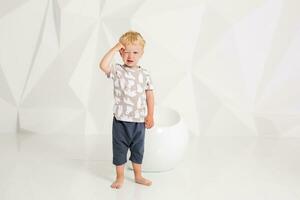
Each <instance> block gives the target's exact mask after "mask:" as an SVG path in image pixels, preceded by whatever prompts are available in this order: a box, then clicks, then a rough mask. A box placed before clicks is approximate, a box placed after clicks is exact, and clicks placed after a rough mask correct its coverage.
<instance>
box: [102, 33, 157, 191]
mask: <svg viewBox="0 0 300 200" xmlns="http://www.w3.org/2000/svg"><path fill="white" fill-rule="evenodd" d="M144 45H145V40H144V39H143V37H142V36H141V34H140V33H138V32H134V31H129V32H126V33H124V34H123V35H122V36H121V37H120V39H119V42H118V43H117V44H116V45H115V46H114V47H113V48H112V49H110V50H109V51H108V52H107V53H106V54H105V55H104V57H103V58H102V60H101V62H100V64H99V66H100V69H101V70H102V71H103V72H105V74H106V75H107V77H108V78H111V79H113V84H114V100H115V104H114V110H113V115H114V116H113V127H112V136H113V137H112V142H113V164H114V165H115V166H116V173H117V177H116V180H115V181H114V182H113V183H112V185H111V187H112V188H116V189H118V188H121V187H122V184H123V181H124V165H125V163H126V162H127V152H128V149H130V153H131V155H130V158H129V160H131V161H132V167H133V170H134V176H135V182H136V183H139V184H142V185H147V186H150V185H151V181H150V180H147V179H145V178H144V177H143V176H142V172H141V164H142V160H143V154H144V139H145V128H151V127H152V126H153V124H154V121H153V111H154V96H153V85H152V81H151V78H150V75H149V73H148V71H147V70H146V69H144V68H142V67H140V66H139V65H138V61H139V59H140V58H141V57H142V55H143V53H144ZM116 52H119V53H120V55H121V57H122V60H123V62H124V64H122V65H121V64H111V60H112V58H113V56H114V54H115V53H116Z"/></svg>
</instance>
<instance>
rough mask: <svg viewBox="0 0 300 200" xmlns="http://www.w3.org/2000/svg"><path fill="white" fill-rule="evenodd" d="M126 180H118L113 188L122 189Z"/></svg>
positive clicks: (113, 184) (112, 185)
mask: <svg viewBox="0 0 300 200" xmlns="http://www.w3.org/2000/svg"><path fill="white" fill-rule="evenodd" d="M123 182H124V178H117V179H116V180H115V181H114V182H113V183H112V184H111V186H110V187H111V188H115V189H120V188H121V187H122V185H123Z"/></svg>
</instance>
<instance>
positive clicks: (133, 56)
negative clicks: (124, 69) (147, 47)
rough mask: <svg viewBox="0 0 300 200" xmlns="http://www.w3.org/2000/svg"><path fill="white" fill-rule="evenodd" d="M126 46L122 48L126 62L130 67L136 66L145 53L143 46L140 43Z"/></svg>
mask: <svg viewBox="0 0 300 200" xmlns="http://www.w3.org/2000/svg"><path fill="white" fill-rule="evenodd" d="M124 46H125V49H121V51H120V54H121V57H122V59H123V62H124V64H126V65H127V66H129V67H136V66H137V64H138V61H139V60H140V58H141V57H142V55H143V53H144V50H143V47H142V46H141V45H139V44H128V45H124Z"/></svg>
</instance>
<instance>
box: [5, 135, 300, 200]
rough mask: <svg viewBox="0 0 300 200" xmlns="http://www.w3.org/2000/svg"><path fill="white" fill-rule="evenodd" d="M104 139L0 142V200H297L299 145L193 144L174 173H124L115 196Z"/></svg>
mask: <svg viewBox="0 0 300 200" xmlns="http://www.w3.org/2000/svg"><path fill="white" fill-rule="evenodd" d="M110 160H111V144H110V136H109V135H100V136H93V135H90V136H74V135H63V136H62V135H51V136H49V135H36V134H28V133H22V134H21V133H19V134H17V135H10V136H9V135H4V134H3V135H1V136H0V199H1V200H48V199H49V200H77V199H78V200H96V199H97V200H99V199H104V200H110V199H116V200H118V199H122V200H126V199H128V200H129V199H130V200H145V199H149V200H160V199H161V200H166V199H167V200H168V199H170V200H171V199H172V200H176V199H178V200H182V199H186V200H194V199H195V200H201V199H202V200H212V199H216V200H222V199H226V200H248V199H249V200H294V199H300V139H299V138H298V139H297V138H289V139H288V138H286V139H284V138H281V139H278V138H277V139H276V138H256V137H231V138H228V137H196V138H194V139H193V140H192V142H191V146H190V148H189V149H188V151H187V152H186V158H185V159H184V161H183V162H182V163H181V164H180V165H178V166H177V167H176V168H175V169H174V170H172V171H168V172H163V173H144V176H145V177H147V178H149V179H151V180H152V181H153V185H152V186H151V187H146V186H141V185H137V184H135V183H134V182H133V174H132V171H130V170H127V171H126V177H127V179H126V181H125V184H124V186H123V188H122V189H120V190H114V189H111V188H110V184H111V182H112V181H113V179H114V167H113V165H112V164H111V161H110Z"/></svg>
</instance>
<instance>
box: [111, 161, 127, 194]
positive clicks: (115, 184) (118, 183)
mask: <svg viewBox="0 0 300 200" xmlns="http://www.w3.org/2000/svg"><path fill="white" fill-rule="evenodd" d="M116 173H117V177H116V180H115V181H114V182H113V183H112V184H111V187H112V188H116V189H119V188H121V187H122V185H123V182H124V165H118V166H116Z"/></svg>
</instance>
